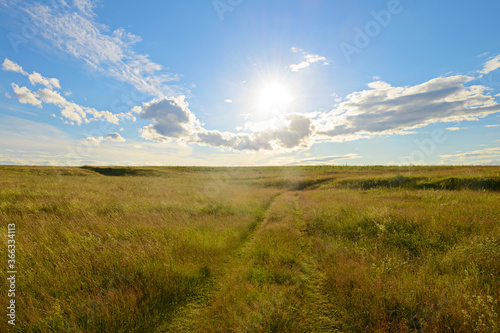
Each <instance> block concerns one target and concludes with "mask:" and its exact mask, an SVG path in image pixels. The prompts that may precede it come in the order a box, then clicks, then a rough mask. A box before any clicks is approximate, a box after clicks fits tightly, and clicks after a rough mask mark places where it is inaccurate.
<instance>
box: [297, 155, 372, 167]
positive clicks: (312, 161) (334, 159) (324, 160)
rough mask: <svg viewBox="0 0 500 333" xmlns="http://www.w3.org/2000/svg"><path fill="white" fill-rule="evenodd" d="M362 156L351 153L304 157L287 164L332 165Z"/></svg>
mask: <svg viewBox="0 0 500 333" xmlns="http://www.w3.org/2000/svg"><path fill="white" fill-rule="evenodd" d="M361 157H362V156H360V155H358V154H356V153H350V154H345V155H333V156H322V157H311V158H303V159H299V160H296V161H293V162H288V163H287V164H288V165H332V164H338V162H339V161H345V160H353V159H358V158H361Z"/></svg>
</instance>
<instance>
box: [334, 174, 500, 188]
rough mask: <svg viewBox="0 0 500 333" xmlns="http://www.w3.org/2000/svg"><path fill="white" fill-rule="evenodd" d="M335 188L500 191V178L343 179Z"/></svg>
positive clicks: (398, 177)
mask: <svg viewBox="0 0 500 333" xmlns="http://www.w3.org/2000/svg"><path fill="white" fill-rule="evenodd" d="M333 185H334V186H335V187H341V188H353V189H362V190H369V189H373V188H402V189H413V190H427V189H434V190H486V191H500V177H472V178H466V177H460V178H458V177H449V178H442V179H429V178H425V177H403V176H395V177H390V178H369V179H345V180H341V181H338V182H336V183H334V184H333Z"/></svg>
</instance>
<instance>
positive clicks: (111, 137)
mask: <svg viewBox="0 0 500 333" xmlns="http://www.w3.org/2000/svg"><path fill="white" fill-rule="evenodd" d="M84 141H85V142H87V143H89V144H91V145H94V146H97V145H99V144H100V143H101V142H102V141H111V142H126V141H127V140H125V139H124V138H123V137H122V136H121V135H120V134H118V133H115V132H113V133H109V134H108V135H106V137H103V136H89V137H87V138H85V140H84Z"/></svg>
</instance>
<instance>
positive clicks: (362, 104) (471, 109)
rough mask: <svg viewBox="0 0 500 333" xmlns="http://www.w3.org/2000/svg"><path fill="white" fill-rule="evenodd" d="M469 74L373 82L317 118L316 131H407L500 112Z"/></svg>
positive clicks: (326, 134)
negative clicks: (408, 82) (406, 83)
mask: <svg viewBox="0 0 500 333" xmlns="http://www.w3.org/2000/svg"><path fill="white" fill-rule="evenodd" d="M473 79H474V78H473V77H470V76H465V75H457V76H449V77H439V78H435V79H432V80H430V81H427V82H425V83H422V84H420V85H416V86H410V87H392V86H391V85H389V84H388V83H386V82H382V81H376V82H372V83H370V84H369V85H368V86H369V88H371V89H369V90H363V91H357V92H353V93H351V94H349V95H348V96H347V97H346V98H344V99H343V101H342V102H341V103H339V104H338V105H337V106H336V108H335V109H333V110H332V111H330V112H327V113H323V114H320V115H319V116H318V117H317V119H316V120H315V121H314V125H315V126H316V128H317V134H319V135H321V136H323V138H326V139H327V141H345V140H355V139H360V138H369V137H372V136H373V135H381V134H407V133H408V132H407V131H408V130H411V129H415V128H420V127H424V126H426V125H428V124H431V123H438V122H457V121H469V120H477V119H479V118H482V117H485V116H487V115H489V114H493V113H497V112H500V105H499V104H498V103H497V102H496V101H495V100H494V98H493V97H491V96H489V95H487V94H485V92H487V91H488V88H487V87H484V86H477V85H475V86H469V87H466V86H465V84H466V83H467V82H469V81H472V80H473Z"/></svg>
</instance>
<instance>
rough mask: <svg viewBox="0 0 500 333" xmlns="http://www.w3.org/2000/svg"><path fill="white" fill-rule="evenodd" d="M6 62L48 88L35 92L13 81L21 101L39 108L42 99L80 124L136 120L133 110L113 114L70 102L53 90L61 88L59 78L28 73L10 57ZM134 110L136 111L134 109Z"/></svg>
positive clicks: (31, 80)
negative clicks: (99, 121) (97, 121)
mask: <svg viewBox="0 0 500 333" xmlns="http://www.w3.org/2000/svg"><path fill="white" fill-rule="evenodd" d="M4 64H7V65H6V66H3V67H6V68H7V69H5V68H4V70H14V71H16V72H19V73H21V74H23V75H27V76H28V78H29V80H30V82H31V83H32V84H37V83H40V84H43V85H45V86H46V88H43V89H39V90H38V91H37V92H36V93H34V92H31V90H29V89H28V88H27V87H19V86H18V85H17V84H15V83H12V84H11V86H12V89H13V90H14V94H15V96H16V98H17V99H18V100H19V102H20V103H23V104H31V105H34V106H36V107H39V108H41V107H42V101H43V102H44V103H47V104H52V105H56V106H57V107H59V108H60V109H61V115H62V116H63V117H64V118H66V119H67V120H69V121H70V122H73V123H76V124H78V125H81V124H82V123H83V122H85V123H89V122H90V121H96V120H102V121H107V122H110V123H113V124H115V125H118V123H119V121H120V119H127V120H131V121H136V118H135V117H134V116H133V114H132V113H131V112H128V113H118V114H113V113H111V112H109V111H98V110H96V109H94V108H90V107H85V106H81V105H78V104H76V103H74V102H70V101H68V100H66V98H64V97H63V96H61V94H60V93H59V92H57V91H54V90H52V89H53V88H54V87H55V88H59V89H60V88H61V86H60V84H59V80H58V79H56V78H45V77H43V76H42V75H41V74H39V73H37V72H33V74H29V75H28V73H26V72H25V71H24V70H22V67H21V66H19V65H18V64H16V63H14V62H13V61H10V60H9V59H5V61H4ZM66 95H67V94H66ZM40 100H41V101H40ZM132 111H134V109H133V110H132ZM88 115H90V116H92V117H91V118H90V119H89V118H87V116H88Z"/></svg>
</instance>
